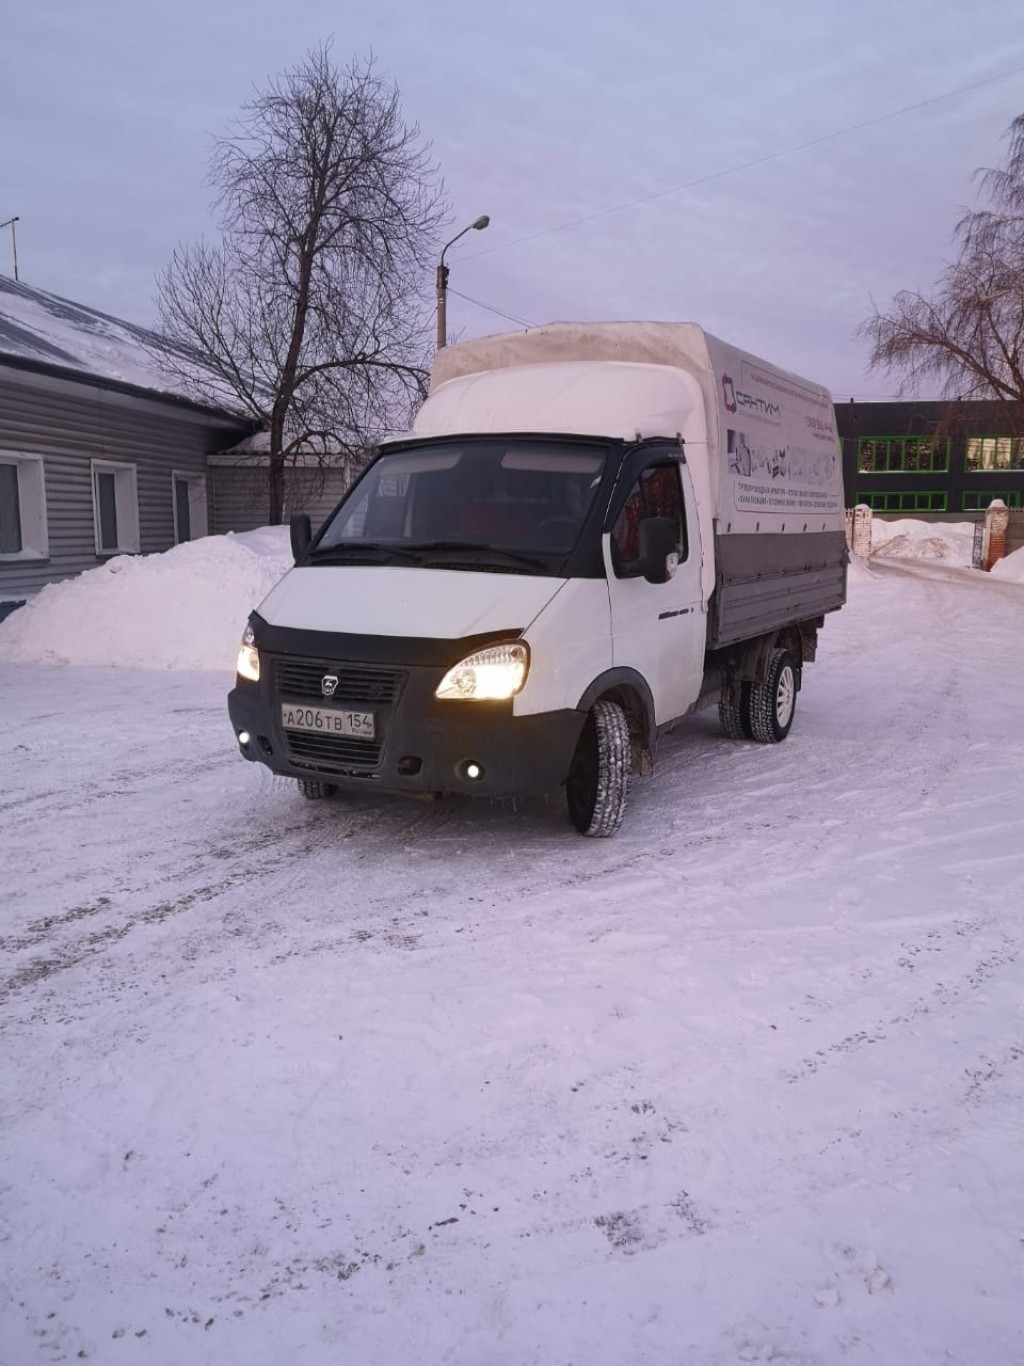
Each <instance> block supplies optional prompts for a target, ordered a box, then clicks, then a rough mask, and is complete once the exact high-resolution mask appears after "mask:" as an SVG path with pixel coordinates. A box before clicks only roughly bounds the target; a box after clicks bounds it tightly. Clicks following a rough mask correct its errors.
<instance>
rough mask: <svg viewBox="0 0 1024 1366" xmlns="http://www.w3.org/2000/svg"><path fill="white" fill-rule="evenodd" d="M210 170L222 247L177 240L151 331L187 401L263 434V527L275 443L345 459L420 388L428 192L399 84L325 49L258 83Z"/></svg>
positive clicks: (280, 467) (274, 515) (425, 166)
mask: <svg viewBox="0 0 1024 1366" xmlns="http://www.w3.org/2000/svg"><path fill="white" fill-rule="evenodd" d="M210 181H211V183H212V184H213V185H214V187H215V188H216V191H217V199H216V204H217V208H218V210H219V224H218V226H219V228H220V231H221V240H220V243H219V244H218V245H210V244H208V243H205V242H200V243H197V244H192V245H184V246H180V247H179V248H178V249H177V250H176V251H175V253H174V256H173V258H172V260H171V263H170V265H169V266H168V267H167V269H166V270H165V271H164V272H163V273H162V275H161V276H160V277H159V309H160V320H161V327H162V332H163V335H164V336H165V337H166V339H167V340H168V341H169V342H170V343H171V344H172V347H175V348H182V347H185V348H188V349H189V350H192V351H196V352H199V353H200V354H201V356H202V359H203V361H204V365H205V367H207V368H208V369H209V371H210V372H212V373H210V374H202V373H197V370H196V368H195V367H189V366H187V365H186V366H184V367H179V369H182V370H183V371H184V372H185V374H186V377H187V379H188V380H189V383H190V385H191V387H192V389H193V391H194V392H196V393H197V395H198V396H200V397H203V398H206V399H208V400H217V399H220V401H223V399H224V397H225V393H229V394H230V395H232V396H233V397H234V399H235V401H236V402H237V403H239V404H240V405H241V407H242V408H243V409H244V410H245V411H246V412H247V413H249V414H251V416H252V417H253V418H254V419H255V420H256V421H257V422H259V424H260V425H261V427H262V428H263V429H264V430H266V431H267V433H268V434H269V447H270V506H269V517H270V521H271V523H272V524H276V523H279V522H280V521H281V519H282V513H283V506H284V469H285V463H286V460H287V459H288V457H289V456H291V455H293V454H294V453H296V452H299V451H302V452H310V451H312V452H315V453H317V454H319V455H323V454H325V453H326V452H329V451H341V452H343V453H346V454H349V455H351V454H353V453H354V452H356V451H358V450H361V449H362V448H363V447H364V446H365V445H366V444H367V443H368V442H372V441H373V440H374V439H375V438H376V437H377V436H379V435H380V433H381V432H382V431H383V430H384V429H386V428H387V427H389V426H394V425H400V424H402V423H404V422H406V421H407V420H408V415H409V411H410V410H411V407H412V406H413V404H414V403H415V402H416V401H418V399H419V398H420V397H421V396H422V392H423V386H424V383H425V377H426V366H427V363H428V357H429V313H428V311H427V302H426V295H425V292H424V289H423V286H424V284H425V282H427V281H428V280H429V278H430V266H431V263H432V251H433V247H434V239H435V236H436V230H437V228H438V225H439V224H440V222H441V220H442V218H443V216H444V200H443V190H442V187H441V183H440V180H439V178H438V175H437V172H436V169H435V168H434V166H433V165H432V164H431V162H430V160H429V153H428V150H427V148H426V147H425V146H424V144H423V142H422V140H421V137H420V132H419V129H418V127H417V126H416V125H413V124H408V123H406V122H405V120H404V118H403V115H402V112H401V108H400V104H399V98H398V92H397V90H395V89H394V87H392V86H390V85H388V84H387V83H385V82H384V81H383V80H382V79H381V78H380V77H379V76H378V75H377V74H376V71H375V68H374V64H373V62H372V60H371V61H369V62H366V63H358V62H353V63H352V64H350V65H349V66H347V67H345V68H344V69H339V68H338V67H336V66H335V64H334V62H333V61H332V59H331V53H330V48H329V46H323V47H319V48H315V49H313V50H312V51H311V52H309V53H307V55H306V56H305V57H304V59H303V60H302V61H301V62H300V63H299V64H298V65H297V66H296V67H294V68H292V69H291V70H288V71H286V72H285V73H284V75H282V76H281V77H279V78H277V79H276V80H273V81H272V82H271V83H270V84H269V85H268V86H267V88H266V89H265V90H262V91H259V92H257V94H256V95H255V96H254V98H253V99H252V100H251V101H250V103H248V104H247V105H246V106H245V107H244V109H243V114H242V117H241V119H240V120H239V121H238V123H237V124H236V125H235V126H234V127H233V128H232V130H231V132H230V134H229V135H228V136H226V137H224V138H221V139H220V140H218V142H217V143H216V144H215V149H214V153H213V157H212V161H211V167H210Z"/></svg>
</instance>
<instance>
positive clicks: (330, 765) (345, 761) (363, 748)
mask: <svg viewBox="0 0 1024 1366" xmlns="http://www.w3.org/2000/svg"><path fill="white" fill-rule="evenodd" d="M284 738H285V744H286V745H287V746H288V757H289V758H290V759H291V761H292V763H293V764H294V765H295V766H296V768H309V769H313V770H314V771H315V772H317V773H351V772H365V771H366V770H368V769H371V768H376V767H377V765H378V764H379V763H380V751H381V741H380V740H379V739H378V740H349V739H346V738H345V737H344V736H341V735H310V734H307V733H306V732H305V731H300V730H286V731H285V733H284Z"/></svg>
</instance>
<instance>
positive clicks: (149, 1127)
mask: <svg viewBox="0 0 1024 1366" xmlns="http://www.w3.org/2000/svg"><path fill="white" fill-rule="evenodd" d="M1022 628H1024V586H1021V585H1019V584H1015V583H1001V582H998V581H996V580H993V579H991V578H989V577H987V576H984V575H981V574H976V573H973V572H971V571H964V570H959V569H955V568H945V567H940V566H933V565H928V564H924V563H914V564H907V563H902V564H901V563H898V562H896V561H890V562H886V563H882V564H878V565H877V566H876V569H875V571H873V572H869V571H866V570H860V571H859V572H858V573H857V575H856V577H855V581H854V582H853V583H852V585H851V601H850V604H849V605H848V607H847V608H846V609H845V610H844V611H843V612H842V613H840V614H839V616H838V617H836V618H834V619H830V620H829V621H828V623H827V624H826V628H825V630H824V631H823V632H822V637H821V651H820V656H819V661H818V662H817V663H816V664H815V665H814V666H813V667H811V668H809V669H808V670H807V671H806V675H805V686H804V691H803V693H802V694H801V697H800V704H799V708H798V715H797V722H796V725H795V727H794V730H793V733H792V735H791V736H790V738H789V740H787V742H786V743H785V744H784V745H782V746H778V747H761V746H758V745H754V744H736V743H734V742H730V741H728V740H726V739H725V738H724V737H723V736H722V735H721V734H720V733H719V731H718V727H717V720H716V718H715V717H714V715H713V714H712V713H705V714H702V715H700V716H699V717H697V718H696V719H695V720H693V721H692V722H690V723H688V724H687V725H686V726H684V727H681V728H680V730H679V731H678V732H677V734H676V735H675V736H673V737H670V738H669V739H668V740H667V741H666V742H665V744H664V746H663V748H662V750H661V752H660V755H659V765H658V773H657V776H656V777H655V778H654V779H652V780H649V781H647V782H645V783H643V784H640V785H638V786H637V788H636V790H635V792H634V798H633V802H632V805H631V808H630V811H629V813H628V815H627V820H626V824H625V826H624V827H623V830H622V831H621V833H620V834H619V836H618V837H616V838H615V839H614V840H610V841H587V840H582V839H580V838H579V837H578V836H576V835H575V834H574V833H573V832H572V831H571V829H570V828H569V826H568V824H567V823H566V822H565V819H564V816H563V813H562V810H561V806H560V804H559V803H558V801H557V800H555V799H554V798H553V799H552V800H551V801H550V803H546V802H532V803H525V804H522V803H521V804H520V805H519V806H518V808H516V809H513V808H511V807H509V808H505V809H503V808H500V807H494V808H492V807H489V806H476V805H473V804H462V803H459V802H454V801H452V802H444V803H438V804H427V803H422V804H421V803H410V802H406V801H403V800H399V799H388V798H381V797H376V798H374V797H364V798H360V799H358V800H354V799H351V798H346V799H341V800H338V801H335V802H331V803H316V804H314V803H306V802H303V801H302V800H301V798H299V797H298V795H297V794H296V793H295V791H294V786H293V785H292V784H291V783H289V782H286V781H284V780H279V779H273V778H271V777H270V776H269V774H267V773H266V771H265V770H263V769H260V768H257V767H255V766H251V765H248V764H245V763H244V762H243V761H241V760H240V759H239V758H238V757H237V755H236V754H235V753H234V751H233V745H232V740H231V733H230V728H229V726H228V723H227V718H226V714H225V707H224V694H225V691H226V688H227V686H229V681H228V680H226V679H224V678H222V677H220V676H217V675H214V674H210V673H205V674H200V673H195V674H173V673H154V672H149V673H145V672H141V671H133V670H124V669H117V670H115V669H98V668H97V669H85V668H60V667H50V668H46V667H37V666H29V665H21V666H18V665H11V664H6V665H0V697H2V699H3V700H2V710H3V718H4V723H5V724H4V726H3V728H2V733H0V773H2V774H3V783H2V785H0V868H2V882H0V900H2V904H3V911H2V913H0V936H2V948H3V972H2V981H0V1031H2V1039H0V1049H2V1053H0V1056H2V1058H3V1063H2V1067H0V1074H2V1077H0V1133H2V1136H0V1143H2V1147H0V1163H2V1165H0V1362H3V1363H4V1366H32V1364H34V1363H36V1362H72V1361H76V1360H87V1361H90V1362H94V1363H96V1362H99V1363H103V1364H104V1366H106V1363H130V1364H131V1366H134V1363H136V1362H146V1363H154V1366H182V1363H190V1366H192V1364H193V1363H194V1364H197V1366H198V1364H199V1363H211V1366H212V1364H213V1363H216V1366H235V1364H236V1363H237V1364H238V1366H243V1364H244V1366H270V1363H274V1364H275V1366H276V1363H285V1362H289V1363H292V1362H301V1363H303V1366H306V1364H307V1363H308V1366H335V1364H336V1363H350V1362H351V1363H360V1366H366V1364H372V1366H391V1363H394V1364H395V1366H398V1364H399V1363H402V1366H407V1363H413V1362H416V1363H441V1362H444V1363H452V1366H456V1364H457V1366H479V1364H480V1363H487V1366H524V1363H537V1364H538V1366H541V1364H543V1366H553V1364H554V1363H559V1364H560V1366H570V1363H574V1364H575V1366H604V1364H605V1363H606V1364H607V1366H622V1364H624V1363H658V1366H660V1364H661V1363H672V1364H673V1366H726V1364H727V1363H728V1366H732V1363H739V1362H750V1361H755V1362H756V1361H762V1362H767V1361H773V1362H777V1363H783V1362H784V1363H806V1364H807V1366H811V1364H812V1363H813V1364H814V1366H832V1363H838V1362H843V1363H847V1362H849V1363H854V1364H856V1366H859V1364H860V1363H882V1364H883V1366H918V1364H919V1363H920V1366H924V1363H928V1364H929V1366H931V1364H932V1363H935V1364H936V1366H938V1363H945V1364H946V1366H949V1364H951V1363H956V1364H957V1366H959V1364H960V1363H963V1366H982V1364H983V1366H1017V1364H1018V1363H1020V1362H1022V1361H1024V1118H1022V1115H1024V1110H1022V1100H1024V1007H1022V1001H1024V991H1022V986H1021V981H1022V974H1021V954H1022V951H1024V728H1022V725H1021V713H1022V705H1024V699H1022V692H1021V687H1022V680H1024V629H1022Z"/></svg>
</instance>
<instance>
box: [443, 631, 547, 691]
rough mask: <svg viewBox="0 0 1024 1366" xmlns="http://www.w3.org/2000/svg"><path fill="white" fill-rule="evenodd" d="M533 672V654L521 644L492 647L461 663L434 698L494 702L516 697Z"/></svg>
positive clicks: (450, 672)
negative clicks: (528, 675) (531, 665)
mask: <svg viewBox="0 0 1024 1366" xmlns="http://www.w3.org/2000/svg"><path fill="white" fill-rule="evenodd" d="M529 670H530V651H529V650H528V649H527V647H526V646H525V645H524V644H523V642H522V641H520V640H517V641H514V642H512V643H510V644H508V645H491V646H489V647H488V648H487V649H486V650H477V651H476V652H475V653H474V654H471V655H467V656H466V658H465V659H461V660H460V661H459V662H458V664H456V665H455V667H454V668H451V669H449V670H448V672H447V673H446V674H445V676H444V678H442V679H441V682H440V683H439V684H438V687H437V692H436V693H435V694H434V696H435V697H440V698H452V697H455V698H464V699H465V700H466V701H469V702H495V701H504V700H506V699H508V698H510V697H515V695H516V693H517V692H520V691H521V690H522V687H523V684H524V683H525V682H526V675H527V673H528V672H529Z"/></svg>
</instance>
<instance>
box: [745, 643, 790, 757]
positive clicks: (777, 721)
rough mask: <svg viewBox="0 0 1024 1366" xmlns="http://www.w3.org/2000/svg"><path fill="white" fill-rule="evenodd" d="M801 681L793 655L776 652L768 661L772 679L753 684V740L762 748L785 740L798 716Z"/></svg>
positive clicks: (751, 704)
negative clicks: (794, 718)
mask: <svg viewBox="0 0 1024 1366" xmlns="http://www.w3.org/2000/svg"><path fill="white" fill-rule="evenodd" d="M798 689H799V678H798V675H797V669H796V665H795V664H794V662H793V656H792V655H791V654H790V652H789V651H788V650H781V649H780V650H773V651H772V654H771V658H770V660H769V661H768V677H767V678H766V679H765V681H764V682H763V683H752V684H751V685H750V729H751V735H752V738H753V739H755V740H757V741H758V743H760V744H762V745H777V744H779V742H780V741H782V740H785V738H786V736H787V735H788V734H789V732H790V728H791V727H792V725H793V717H794V715H795V713H796V695H797V691H798Z"/></svg>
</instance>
